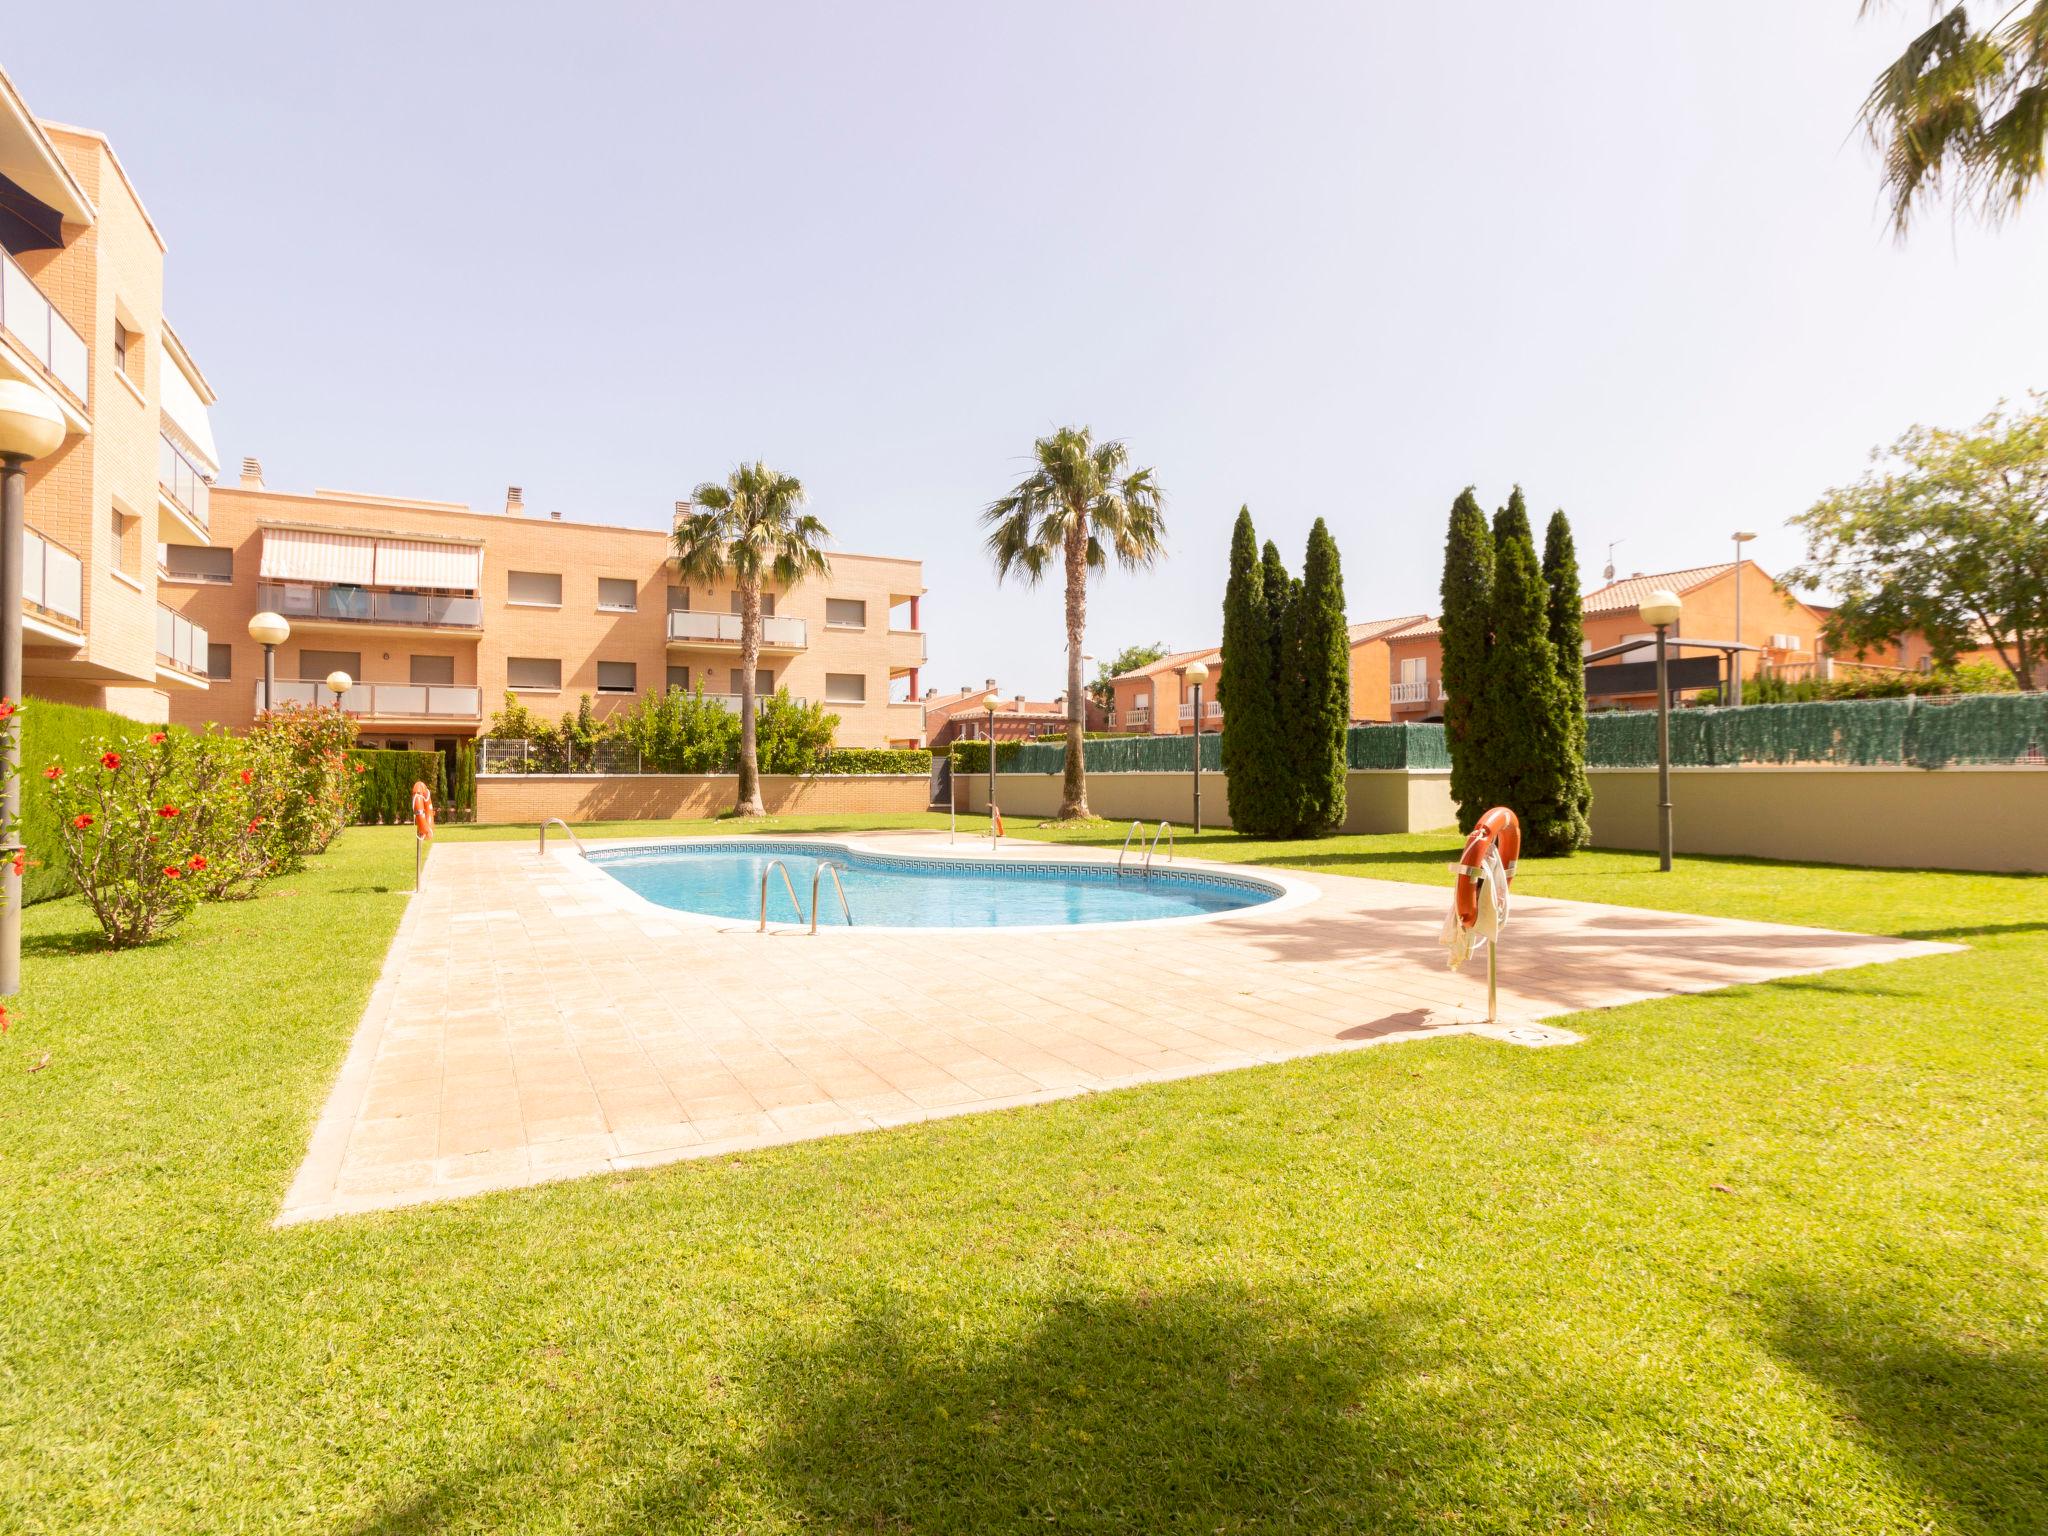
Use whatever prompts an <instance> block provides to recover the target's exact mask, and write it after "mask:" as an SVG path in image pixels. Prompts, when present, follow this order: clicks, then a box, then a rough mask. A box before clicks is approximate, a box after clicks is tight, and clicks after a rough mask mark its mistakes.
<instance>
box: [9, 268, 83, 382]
mask: <svg viewBox="0 0 2048 1536" xmlns="http://www.w3.org/2000/svg"><path fill="white" fill-rule="evenodd" d="M0 330H5V331H6V332H7V333H8V334H9V335H10V336H12V337H13V338H14V339H15V340H16V341H17V342H19V343H20V344H21V346H22V348H23V350H25V351H26V352H27V353H28V354H29V356H31V357H33V358H34V359H35V360H36V361H37V362H38V363H40V364H41V365H42V367H43V370H44V371H45V372H46V373H48V374H49V375H50V377H51V378H53V379H55V380H56V381H57V382H58V383H59V384H61V385H63V386H64V388H65V389H66V390H67V391H68V392H69V393H70V394H71V396H72V398H73V399H75V400H77V402H78V403H79V404H80V405H85V404H87V403H88V401H87V395H86V391H87V389H88V388H89V387H90V385H89V383H88V380H89V378H90V375H91V369H90V367H89V366H88V364H87V359H88V357H89V355H90V354H88V353H87V351H86V348H85V338H84V337H83V336H80V335H79V334H78V332H76V331H74V330H73V329H72V328H71V322H70V321H68V320H66V319H65V318H64V317H63V316H62V315H60V314H58V313H57V306H56V305H54V304H52V303H51V302H50V301H49V300H48V299H46V298H44V297H43V290H42V289H40V288H38V287H37V286H36V285H35V284H34V283H33V282H32V281H31V280H30V279H29V275H28V274H27V273H26V272H24V271H22V270H21V268H20V267H19V266H17V265H16V264H15V260H14V258H13V257H12V256H9V255H8V254H7V253H6V252H5V251H0Z"/></svg>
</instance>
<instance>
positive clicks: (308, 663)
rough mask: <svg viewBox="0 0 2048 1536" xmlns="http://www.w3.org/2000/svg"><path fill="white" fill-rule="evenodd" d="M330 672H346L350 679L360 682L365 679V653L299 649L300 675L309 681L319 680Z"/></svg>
mask: <svg viewBox="0 0 2048 1536" xmlns="http://www.w3.org/2000/svg"><path fill="white" fill-rule="evenodd" d="M330 672H346V673H347V674H348V675H349V677H350V679H351V680H352V681H354V682H358V683H360V682H361V681H362V680H363V653H362V652H361V651H309V650H306V649H304V648H301V649H300V651H299V676H300V677H301V678H302V679H304V680H306V681H309V682H317V681H318V680H319V679H321V678H323V677H325V676H327V674H328V673H330Z"/></svg>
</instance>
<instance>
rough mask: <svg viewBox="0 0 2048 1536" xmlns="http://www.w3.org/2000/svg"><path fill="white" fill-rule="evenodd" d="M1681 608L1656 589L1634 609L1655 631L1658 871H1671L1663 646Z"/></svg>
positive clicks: (1667, 706) (1671, 596) (1668, 737)
mask: <svg viewBox="0 0 2048 1536" xmlns="http://www.w3.org/2000/svg"><path fill="white" fill-rule="evenodd" d="M1684 608H1685V604H1683V603H1681V602H1680V601H1679V600H1678V594H1677V593H1676V592H1667V591H1665V590H1664V589H1663V588H1662V587H1659V588H1658V589H1657V590H1656V591H1654V592H1652V593H1651V594H1650V595H1649V596H1648V597H1646V598H1644V599H1643V601H1642V605H1641V606H1640V607H1639V608H1638V609H1637V612H1639V613H1640V614H1642V616H1643V622H1644V623H1645V624H1647V625H1649V626H1650V627H1651V628H1652V629H1654V630H1656V631H1657V867H1658V868H1659V869H1663V870H1669V869H1670V868H1671V686H1670V682H1669V676H1670V674H1669V672H1668V670H1667V664H1666V661H1665V652H1666V644H1665V642H1666V636H1667V634H1668V633H1669V631H1670V629H1671V626H1672V625H1674V624H1676V623H1677V622H1678V615H1679V614H1680V613H1681V612H1683V611H1684Z"/></svg>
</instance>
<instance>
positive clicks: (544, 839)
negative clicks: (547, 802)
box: [540, 816, 590, 859]
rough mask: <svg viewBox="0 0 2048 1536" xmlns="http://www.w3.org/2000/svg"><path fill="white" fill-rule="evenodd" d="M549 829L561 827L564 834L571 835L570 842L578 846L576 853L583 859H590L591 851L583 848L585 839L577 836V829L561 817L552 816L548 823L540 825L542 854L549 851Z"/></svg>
mask: <svg viewBox="0 0 2048 1536" xmlns="http://www.w3.org/2000/svg"><path fill="white" fill-rule="evenodd" d="M549 827H560V828H561V829H562V830H563V831H564V832H566V833H568V834H569V841H570V842H572V843H574V844H575V845H576V851H577V852H578V853H580V854H582V855H583V857H585V858H586V859H587V858H589V857H590V850H589V849H588V848H586V847H584V846H583V839H582V838H580V837H578V836H577V835H576V829H575V828H574V827H572V826H570V825H569V823H567V822H566V821H564V820H562V818H561V817H559V816H550V817H549V818H548V819H547V820H546V821H544V822H542V823H541V824H540V851H541V852H542V853H546V852H547V851H548V828H549Z"/></svg>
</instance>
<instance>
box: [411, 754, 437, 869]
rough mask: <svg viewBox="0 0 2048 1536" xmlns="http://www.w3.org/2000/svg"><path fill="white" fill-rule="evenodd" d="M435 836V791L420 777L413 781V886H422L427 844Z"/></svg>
mask: <svg viewBox="0 0 2048 1536" xmlns="http://www.w3.org/2000/svg"><path fill="white" fill-rule="evenodd" d="M433 836H434V792H433V791H432V790H431V789H429V788H427V786H426V785H425V784H424V783H422V782H421V781H420V780H418V779H414V780H413V781H412V888H413V889H414V890H415V891H417V890H418V889H419V888H420V873H421V871H422V870H423V869H424V868H425V866H426V860H427V844H428V842H429V841H431V840H432V838H433Z"/></svg>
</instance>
